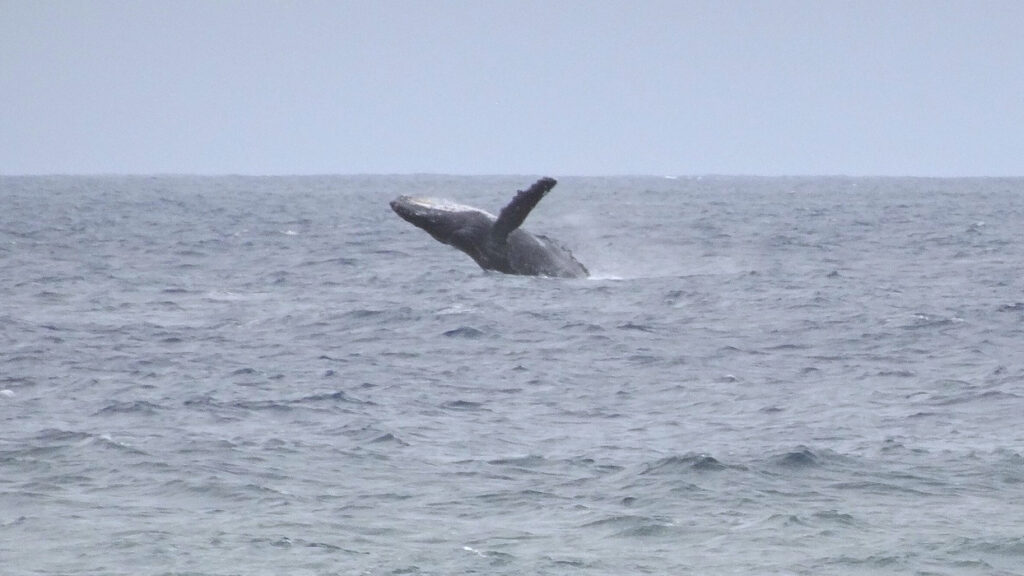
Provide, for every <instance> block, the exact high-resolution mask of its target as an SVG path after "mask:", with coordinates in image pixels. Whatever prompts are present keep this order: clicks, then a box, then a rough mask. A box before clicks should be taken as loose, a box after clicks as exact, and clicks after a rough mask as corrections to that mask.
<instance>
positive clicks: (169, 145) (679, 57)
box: [0, 0, 1024, 177]
mask: <svg viewBox="0 0 1024 576" xmlns="http://www.w3.org/2000/svg"><path fill="white" fill-rule="evenodd" d="M179 173H181V174H255V175H265V174H404V173H445V174H549V175H554V176H560V175H561V176H569V175H582V176H586V175H627V174H628V175H638V174H645V175H702V174H728V175H764V176H774V175H833V174H845V175H851V176H941V177H944V176H1024V2H1020V1H1018V0H1010V1H984V0H968V1H962V2H960V1H943V0H926V1H900V0H884V1H873V0H863V1H842V2H840V1H832V0H805V1H782V0H747V1H735V0H716V1H706V2H703V1H687V0H674V1H666V2H661V1H657V0H639V1H618V0H600V1H589V0H588V1H575V0H539V1H533V0H510V1H497V0H465V1H444V0H418V1H404V0H383V1H378V0H367V1H345V0H333V1H323V2H320V1H315V0H303V1H285V0H280V1H266V0H263V1H261V0H246V1H232V0H217V1H207V0H202V1H194V0H184V1H174V2H170V1H168V2H163V1H156V0H152V1H148V0H147V1H135V0H131V1H92V0H76V1H59V2H58V1H50V0H0V174H179Z"/></svg>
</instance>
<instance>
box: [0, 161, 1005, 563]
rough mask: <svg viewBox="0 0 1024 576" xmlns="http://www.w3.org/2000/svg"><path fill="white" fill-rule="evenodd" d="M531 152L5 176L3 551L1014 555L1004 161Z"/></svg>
mask: <svg viewBox="0 0 1024 576" xmlns="http://www.w3.org/2000/svg"><path fill="white" fill-rule="evenodd" d="M551 176H555V177H557V176H558V175H557V174H552V175H551ZM536 177H537V175H528V176H516V177H447V176H365V177H357V176H350V177H279V178H278V177H273V178H271V177H2V178H0V573H2V574H4V575H5V576H20V575H132V576H137V575H150V574H152V575H171V574H175V575H185V574H188V575H264V574H265V575H282V574H287V575H293V574H294V575H321V574H329V575H398V574H402V575H456V574H485V575H569V574H571V575H616V576H618V575H633V574H656V575H668V574H672V575H687V574H694V575H719V574H729V575H737V574H739V575H759V574H786V575H788V574H800V575H815V576H817V575H828V574H836V575H859V574H879V575H883V574H885V575H889V574H916V575H925V574H928V575H975V574H976V575H985V576H999V575H1011V574H1013V575H1019V574H1024V179H964V180H952V179H939V180H936V179H869V178H841V177H835V178H738V177H736V178H734V177H706V178H682V177H681V178H654V177H651V178H641V177H623V178H561V179H560V183H559V185H558V186H557V187H556V188H555V189H554V191H553V192H552V193H551V194H550V195H549V196H548V197H547V198H546V199H545V200H544V201H543V202H542V203H541V204H540V205H539V206H538V207H537V209H536V210H535V211H534V213H533V214H532V215H531V216H530V217H529V219H528V220H527V221H526V225H525V227H526V228H527V229H529V230H531V231H533V232H542V233H545V234H548V235H550V236H553V237H555V238H558V239H559V240H560V241H561V242H563V243H564V244H566V245H568V246H569V247H571V248H572V249H573V251H574V253H575V255H576V256H577V257H578V258H579V260H580V261H582V262H583V263H584V264H586V265H587V266H588V267H589V268H590V270H591V272H592V273H593V277H592V278H590V279H586V280H559V279H546V278H533V277H516V276H506V275H502V274H498V273H492V272H485V271H483V270H480V269H479V268H478V267H477V266H476V265H475V264H474V263H473V261H472V260H470V259H469V258H468V257H467V256H466V255H464V254H462V253H460V252H457V251H456V250H454V249H452V248H449V247H447V246H444V245H442V244H439V243H438V242H436V241H434V240H433V239H432V238H431V237H430V236H428V235H427V234H426V233H424V232H423V231H421V230H419V229H416V228H414V227H413V226H411V225H409V224H407V223H406V222H404V221H402V220H401V219H400V218H398V217H397V216H396V215H395V214H393V213H392V212H391V210H390V209H389V207H388V202H389V201H390V200H391V199H392V198H394V197H396V196H398V195H401V194H421V195H431V196H440V197H446V198H450V199H453V200H457V201H460V202H463V203H467V204H471V205H475V206H479V207H481V208H484V209H487V210H489V211H491V212H496V211H497V210H499V209H500V208H501V207H502V206H503V205H504V204H505V202H507V200H509V199H510V198H511V196H512V194H513V193H514V192H515V190H517V189H520V188H525V187H527V186H529V185H530V184H531V183H532V182H533V180H534V179H535V178H536Z"/></svg>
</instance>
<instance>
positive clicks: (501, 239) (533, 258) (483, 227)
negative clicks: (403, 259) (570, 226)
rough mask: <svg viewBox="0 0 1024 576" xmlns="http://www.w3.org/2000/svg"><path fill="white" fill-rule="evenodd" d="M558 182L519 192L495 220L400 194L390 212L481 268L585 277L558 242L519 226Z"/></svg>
mask: <svg viewBox="0 0 1024 576" xmlns="http://www.w3.org/2000/svg"><path fill="white" fill-rule="evenodd" d="M557 183H558V182H557V181H555V179H553V178H541V179H540V180H537V181H536V182H535V183H534V184H533V186H530V187H529V188H527V189H526V190H520V191H519V192H518V193H516V196H515V198H513V199H512V201H511V202H509V204H508V206H505V207H504V208H502V209H501V212H500V213H499V214H498V216H497V217H495V216H494V215H493V214H490V213H488V212H484V211H483V210H480V209H478V208H473V207H472V206H464V205H462V204H456V203H455V202H452V201H450V200H438V199H434V198H416V197H411V196H400V197H398V198H396V199H394V200H392V201H391V209H392V210H394V211H395V213H396V214H398V215H399V216H401V217H402V218H404V219H405V220H406V221H407V222H409V223H411V224H413V225H415V226H417V227H419V228H422V229H424V230H426V231H427V232H428V233H429V234H430V235H431V236H433V237H434V239H435V240H437V241H438V242H441V243H443V244H448V245H449V246H454V247H455V248H458V249H459V250H462V251H463V252H465V253H466V254H469V257H470V258H472V259H473V260H474V261H476V263H477V264H479V265H480V267H481V268H483V269H484V270H497V271H498V272H504V273H505V274H522V275H526V276H555V277H559V278H586V277H587V276H588V275H589V273H588V272H587V269H586V267H585V266H583V264H580V263H579V262H578V261H577V260H576V259H575V258H573V255H572V252H570V251H569V250H567V249H566V248H565V247H563V246H562V245H561V244H559V243H558V242H556V241H554V240H552V239H551V238H548V237H546V236H541V235H540V234H530V233H529V232H527V231H526V230H524V229H522V228H521V227H520V226H521V225H522V223H523V221H524V220H526V217H527V216H529V214H530V211H531V210H533V208H534V206H536V205H537V203H538V202H540V201H541V198H544V195H545V194H547V193H548V192H550V191H551V189H552V188H554V187H555V184H557Z"/></svg>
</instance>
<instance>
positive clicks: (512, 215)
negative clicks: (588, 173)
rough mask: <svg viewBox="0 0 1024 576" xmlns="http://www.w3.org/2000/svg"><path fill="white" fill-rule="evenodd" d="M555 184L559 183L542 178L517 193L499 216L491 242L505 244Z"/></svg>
mask: <svg viewBox="0 0 1024 576" xmlns="http://www.w3.org/2000/svg"><path fill="white" fill-rule="evenodd" d="M555 184H558V181H556V180H555V179H554V178H541V179H540V180H537V181H536V182H534V183H533V186H530V187H529V188H527V189H526V190H520V191H519V192H517V193H516V197H515V198H513V199H512V201H511V202H509V203H508V206H505V207H504V208H502V209H501V213H500V214H498V219H497V220H496V221H495V222H494V226H492V227H491V240H493V241H496V242H504V241H505V239H506V238H508V235H509V234H511V233H512V231H513V230H515V229H516V228H519V227H520V226H521V225H522V224H523V221H524V220H526V217H527V216H529V215H530V211H531V210H533V207H534V206H536V205H537V203H538V202H540V200H541V198H543V197H544V195H545V194H547V193H548V192H549V191H551V189H552V188H554V187H555Z"/></svg>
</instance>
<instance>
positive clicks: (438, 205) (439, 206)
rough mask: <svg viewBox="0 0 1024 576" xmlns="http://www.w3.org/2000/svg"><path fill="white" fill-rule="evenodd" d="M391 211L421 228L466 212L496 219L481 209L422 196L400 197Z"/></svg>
mask: <svg viewBox="0 0 1024 576" xmlns="http://www.w3.org/2000/svg"><path fill="white" fill-rule="evenodd" d="M391 209H392V210H394V211H395V214H398V215H399V216H401V217H402V218H403V219H404V220H405V221H407V222H409V223H412V224H415V225H416V226H420V227H423V226H424V225H425V224H428V223H430V222H437V221H438V220H439V219H442V218H447V217H449V216H451V215H453V214H462V213H466V212H475V213H479V214H484V215H485V216H488V217H490V218H491V219H492V220H493V219H494V216H493V215H491V214H488V213H487V212H484V211H483V210H481V209H479V208H474V207H472V206H466V205H465V204H459V203H457V202H452V201H451V200H445V199H441V198H427V197H422V196H399V197H398V198H395V199H394V200H392V201H391Z"/></svg>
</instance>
